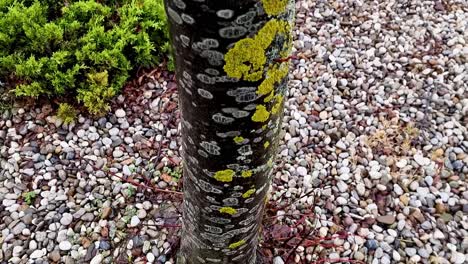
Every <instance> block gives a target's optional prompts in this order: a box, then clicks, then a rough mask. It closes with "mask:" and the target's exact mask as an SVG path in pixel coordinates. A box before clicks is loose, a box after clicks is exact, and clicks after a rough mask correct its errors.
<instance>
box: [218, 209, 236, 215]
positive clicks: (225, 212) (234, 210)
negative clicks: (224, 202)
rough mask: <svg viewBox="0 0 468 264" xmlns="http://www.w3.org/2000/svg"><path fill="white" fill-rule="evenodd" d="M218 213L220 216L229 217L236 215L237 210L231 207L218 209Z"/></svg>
mask: <svg viewBox="0 0 468 264" xmlns="http://www.w3.org/2000/svg"><path fill="white" fill-rule="evenodd" d="M219 212H220V213H222V214H229V215H235V214H237V210H236V209H234V208H232V207H222V208H221V209H219Z"/></svg>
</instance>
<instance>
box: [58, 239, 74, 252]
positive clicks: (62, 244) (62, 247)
mask: <svg viewBox="0 0 468 264" xmlns="http://www.w3.org/2000/svg"><path fill="white" fill-rule="evenodd" d="M71 248H72V244H71V243H70V242H69V241H67V240H65V241H62V242H60V244H59V249H60V250H63V251H68V250H70V249H71Z"/></svg>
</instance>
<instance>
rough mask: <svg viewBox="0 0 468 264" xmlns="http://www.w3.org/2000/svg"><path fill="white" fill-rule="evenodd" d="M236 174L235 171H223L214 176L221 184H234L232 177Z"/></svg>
mask: <svg viewBox="0 0 468 264" xmlns="http://www.w3.org/2000/svg"><path fill="white" fill-rule="evenodd" d="M234 174H235V172H234V171H233V170H230V169H228V170H221V171H217V172H216V173H215V175H214V178H215V179H216V180H218V181H220V182H232V177H233V176H234Z"/></svg>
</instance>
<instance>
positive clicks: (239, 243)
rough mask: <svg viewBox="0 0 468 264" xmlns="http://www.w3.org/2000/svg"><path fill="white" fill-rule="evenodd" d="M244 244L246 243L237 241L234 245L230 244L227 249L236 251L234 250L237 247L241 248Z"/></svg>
mask: <svg viewBox="0 0 468 264" xmlns="http://www.w3.org/2000/svg"><path fill="white" fill-rule="evenodd" d="M245 243H246V242H245V240H244V239H242V240H239V241H237V242H235V243H232V244H230V245H229V249H236V248H238V247H240V246H242V245H245Z"/></svg>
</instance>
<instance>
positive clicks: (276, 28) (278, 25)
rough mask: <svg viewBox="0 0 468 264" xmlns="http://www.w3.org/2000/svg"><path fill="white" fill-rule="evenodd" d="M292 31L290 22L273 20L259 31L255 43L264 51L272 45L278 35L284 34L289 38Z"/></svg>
mask: <svg viewBox="0 0 468 264" xmlns="http://www.w3.org/2000/svg"><path fill="white" fill-rule="evenodd" d="M290 31H291V24H289V23H288V21H285V20H277V19H271V20H270V21H268V22H267V23H266V24H265V25H264V26H263V27H262V28H261V29H260V30H259V31H258V34H257V35H256V36H255V41H256V44H257V45H259V46H260V47H261V48H262V49H266V48H268V47H269V46H270V45H271V43H272V42H273V40H274V39H275V37H276V35H278V34H283V35H285V36H286V37H289V36H290ZM283 48H285V47H284V46H283Z"/></svg>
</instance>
